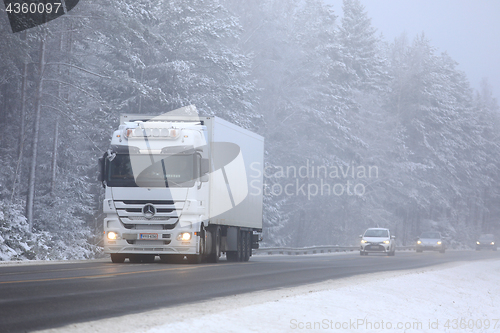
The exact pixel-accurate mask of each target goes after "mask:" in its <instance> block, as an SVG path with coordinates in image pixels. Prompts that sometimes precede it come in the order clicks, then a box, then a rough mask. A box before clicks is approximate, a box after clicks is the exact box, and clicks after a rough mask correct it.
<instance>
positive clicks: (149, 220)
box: [115, 200, 184, 229]
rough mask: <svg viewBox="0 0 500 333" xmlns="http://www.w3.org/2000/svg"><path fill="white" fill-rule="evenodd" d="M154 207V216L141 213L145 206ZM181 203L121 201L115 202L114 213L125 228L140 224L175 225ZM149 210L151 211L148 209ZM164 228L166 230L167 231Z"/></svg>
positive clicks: (167, 201) (168, 201) (170, 201)
mask: <svg viewBox="0 0 500 333" xmlns="http://www.w3.org/2000/svg"><path fill="white" fill-rule="evenodd" d="M148 204H150V205H152V206H153V207H154V209H153V210H154V214H153V216H151V214H148V216H146V215H145V214H144V213H143V211H144V208H145V206H146V205H148ZM183 206H184V202H183V201H172V200H123V201H115V207H116V212H117V214H118V216H119V218H120V220H121V222H122V223H123V224H124V225H125V227H126V228H130V227H132V225H140V224H163V225H165V226H166V227H167V228H168V225H172V226H173V225H175V224H176V223H177V221H178V219H179V214H178V213H177V211H178V210H182V207H183ZM150 210H151V209H150ZM167 228H166V229H167Z"/></svg>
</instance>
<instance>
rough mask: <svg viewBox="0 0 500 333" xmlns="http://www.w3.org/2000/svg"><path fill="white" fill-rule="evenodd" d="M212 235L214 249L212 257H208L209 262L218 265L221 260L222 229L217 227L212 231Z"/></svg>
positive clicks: (211, 252) (211, 253)
mask: <svg viewBox="0 0 500 333" xmlns="http://www.w3.org/2000/svg"><path fill="white" fill-rule="evenodd" d="M211 231H212V232H211V233H210V234H211V235H212V249H211V251H210V255H209V256H208V258H207V259H208V262H214V263H218V262H219V258H220V239H221V232H220V227H219V226H217V227H215V228H213V229H212V230H211Z"/></svg>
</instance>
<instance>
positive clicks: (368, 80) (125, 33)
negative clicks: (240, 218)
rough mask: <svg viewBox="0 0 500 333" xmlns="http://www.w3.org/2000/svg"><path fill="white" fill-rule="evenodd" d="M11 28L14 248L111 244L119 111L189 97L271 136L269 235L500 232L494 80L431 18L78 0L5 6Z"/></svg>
mask: <svg viewBox="0 0 500 333" xmlns="http://www.w3.org/2000/svg"><path fill="white" fill-rule="evenodd" d="M0 7H1V6H0ZM0 40H1V41H2V43H1V44H0V59H1V60H2V61H1V62H0V127H1V130H0V165H1V168H0V260H1V261H6V260H26V259H42V260H43V259H85V258H95V257H99V256H101V255H102V248H101V246H102V219H103V214H102V208H101V206H102V200H103V189H102V186H101V184H100V183H99V182H98V181H97V159H98V158H99V157H100V156H102V154H103V152H104V151H105V150H106V149H107V148H108V145H109V141H110V136H111V133H112V131H113V129H115V128H117V126H118V123H119V115H120V114H121V113H145V114H161V113H164V112H167V111H170V110H173V109H176V108H179V107H182V106H185V105H190V104H194V105H196V107H197V109H198V110H199V112H200V114H201V115H206V116H208V115H215V116H219V117H221V118H224V119H226V120H228V121H231V122H233V123H235V124H238V125H239V126H242V127H245V128H248V129H250V130H252V131H254V132H256V133H259V134H260V135H262V136H264V137H265V140H266V143H265V164H266V165H265V170H266V173H265V188H264V192H265V194H266V195H265V197H264V216H263V219H264V220H263V221H264V229H263V237H264V244H263V246H293V247H303V246H311V245H335V244H338V245H355V244H357V239H358V238H357V237H358V235H359V234H361V233H362V232H363V231H364V229H366V228H367V227H376V226H379V227H387V228H390V229H391V230H393V231H394V233H395V234H396V235H397V242H398V244H399V245H410V244H413V242H414V241H415V237H416V236H418V234H420V232H422V231H425V230H436V231H439V232H441V234H443V235H444V236H445V237H446V239H447V240H448V242H449V244H450V247H453V248H464V247H465V248H466V247H471V246H473V245H474V243H473V241H474V240H475V239H474V238H475V237H476V236H477V235H478V234H479V233H486V232H489V233H498V232H500V225H499V222H498V218H497V216H498V215H499V214H500V205H499V204H498V203H499V200H500V184H499V183H498V179H500V170H499V167H498V166H499V165H500V135H499V134H498V133H499V131H498V130H499V126H500V117H499V115H500V114H499V106H498V103H497V101H496V99H495V98H494V97H493V92H492V91H491V88H490V85H489V84H488V81H487V79H486V78H485V79H484V80H483V81H482V82H481V88H480V89H479V90H475V89H473V88H471V85H470V83H469V81H468V78H467V76H466V75H465V73H463V72H462V71H460V70H459V69H458V64H457V62H456V61H454V60H453V58H452V57H451V56H450V55H448V54H447V53H446V52H441V51H439V49H438V47H439V45H432V43H431V41H429V39H428V38H426V36H425V34H424V33H422V34H419V35H417V36H407V35H405V34H401V36H400V37H398V38H396V39H395V40H392V41H388V40H385V38H384V37H383V36H382V35H381V34H380V33H379V32H377V27H375V26H373V25H372V23H371V20H370V16H369V13H368V12H367V11H366V10H365V8H364V7H363V5H362V3H361V1H359V0H344V2H343V6H342V8H334V7H331V6H328V5H326V4H325V3H324V2H323V1H321V0H260V1H247V0H211V1H204V0H171V1H159V0H134V1H131V0H116V1H104V2H100V1H80V3H79V4H78V6H77V7H75V9H73V10H72V11H71V12H70V13H68V14H67V15H64V16H62V17H60V18H58V19H56V20H54V21H51V22H49V23H47V24H45V25H43V26H40V27H37V28H32V29H29V30H27V31H24V32H20V33H15V34H14V33H12V31H11V30H10V26H9V23H8V20H7V15H6V13H5V9H4V8H3V7H1V8H0ZM464 47H466V46H464ZM287 185H288V187H287ZM285 188H287V189H288V191H285ZM341 189H342V192H341Z"/></svg>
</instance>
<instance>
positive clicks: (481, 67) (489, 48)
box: [324, 0, 500, 100]
mask: <svg viewBox="0 0 500 333" xmlns="http://www.w3.org/2000/svg"><path fill="white" fill-rule="evenodd" d="M324 1H325V2H326V3H329V4H331V5H333V8H334V10H335V12H336V14H337V15H338V16H339V20H338V22H339V23H340V17H341V16H342V0H324ZM361 3H362V4H363V5H364V6H365V9H366V11H367V13H368V16H369V17H371V18H372V25H373V26H374V27H375V28H376V29H377V30H378V31H379V32H382V33H383V35H384V37H385V39H386V40H387V41H390V42H392V41H393V40H394V38H395V37H397V36H399V35H401V33H403V32H406V33H407V35H408V38H409V40H412V39H413V37H414V36H415V35H417V34H419V33H421V32H424V33H425V35H426V37H427V38H428V39H430V40H431V44H432V45H433V46H435V47H437V48H438V51H439V52H443V51H447V52H448V54H449V55H450V56H451V57H452V58H453V59H454V60H455V61H457V62H458V63H459V68H460V69H461V70H463V71H464V72H465V73H466V74H467V77H468V78H469V81H470V83H471V86H472V87H473V88H476V89H478V88H479V82H480V81H481V79H482V78H483V77H487V78H488V80H489V82H490V84H491V86H492V89H493V94H494V95H495V97H496V98H497V100H500V98H499V97H500V1H499V0H361Z"/></svg>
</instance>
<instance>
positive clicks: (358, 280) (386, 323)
mask: <svg viewBox="0 0 500 333" xmlns="http://www.w3.org/2000/svg"><path fill="white" fill-rule="evenodd" d="M499 296H500V260H488V261H480V262H474V263H453V264H447V265H444V266H434V267H426V268H421V269H416V270H411V271H397V272H382V273H376V274H366V275H361V276H355V277H349V278H344V279H340V280H332V281H327V282H323V283H318V284H314V285H307V286H300V287H294V288H283V289H280V290H272V291H262V292H256V293H251V294H244V295H235V296H231V297H224V298H218V299H214V300H211V301H206V302H200V303H196V304H187V305H183V306H178V307H175V308H165V309H160V310H155V311H151V312H146V313H141V314H134V315H127V316H123V317H116V318H109V319H105V320H100V321H93V322H87V323H80V324H74V325H69V326H66V327H63V328H60V329H51V330H47V331H45V332H141V333H163V332H183V333H184V332H217V333H218V332H238V333H239V332H271V333H272V332H334V331H337V332H384V331H393V332H433V333H434V332H500V305H499V301H498V297H499ZM103 301H104V300H103ZM193 313H195V315H193Z"/></svg>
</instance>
